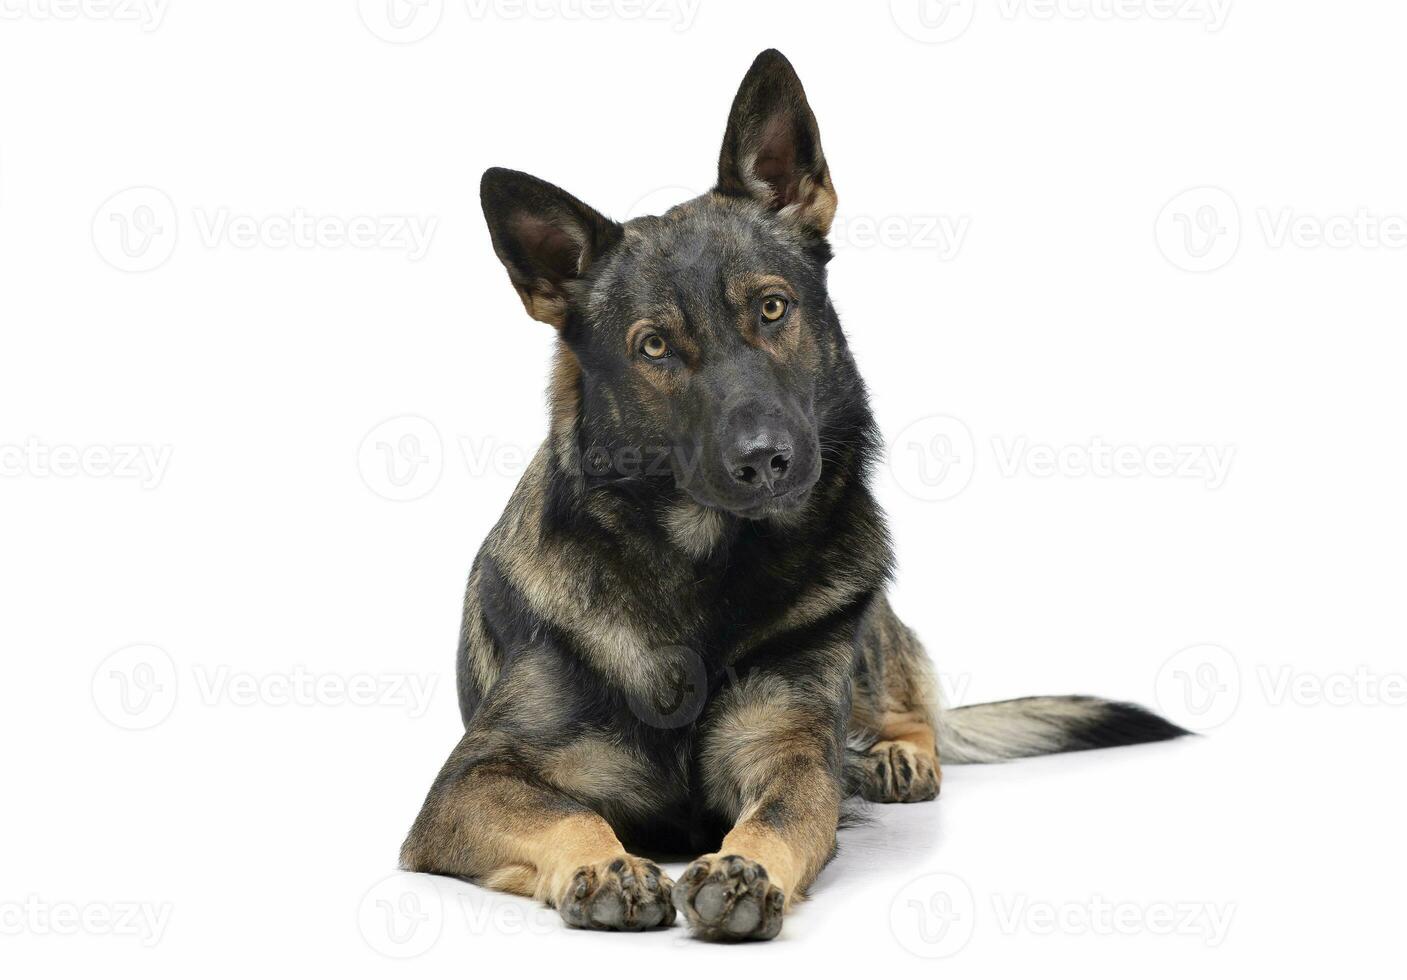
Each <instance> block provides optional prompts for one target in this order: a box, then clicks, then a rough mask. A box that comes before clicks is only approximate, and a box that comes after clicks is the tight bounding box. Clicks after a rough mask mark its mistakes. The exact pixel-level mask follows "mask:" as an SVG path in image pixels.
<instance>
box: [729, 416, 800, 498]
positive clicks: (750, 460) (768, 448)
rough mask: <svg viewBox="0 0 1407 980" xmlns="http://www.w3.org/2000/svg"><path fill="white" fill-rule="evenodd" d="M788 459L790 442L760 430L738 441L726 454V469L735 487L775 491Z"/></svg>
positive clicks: (782, 477) (777, 435) (782, 435)
mask: <svg viewBox="0 0 1407 980" xmlns="http://www.w3.org/2000/svg"><path fill="white" fill-rule="evenodd" d="M791 456H792V449H791V439H790V438H789V437H788V436H786V435H784V434H781V433H779V432H775V431H769V430H765V429H764V430H759V431H757V432H754V433H749V434H746V435H744V436H742V437H741V438H739V439H738V440H737V441H736V442H735V443H734V444H733V447H732V449H731V450H730V451H729V453H728V458H727V460H726V465H727V467H728V472H729V474H731V475H732V477H733V479H734V480H735V481H737V482H738V483H741V484H743V485H745V486H759V487H766V488H767V489H768V490H775V489H777V487H778V486H779V485H780V484H781V483H782V482H783V481H784V480H785V479H786V476H787V471H788V470H789V469H790V468H791Z"/></svg>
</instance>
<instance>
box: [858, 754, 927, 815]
mask: <svg viewBox="0 0 1407 980" xmlns="http://www.w3.org/2000/svg"><path fill="white" fill-rule="evenodd" d="M942 782H943V775H942V770H941V769H939V767H938V757H937V756H935V755H934V754H933V753H932V752H930V751H928V750H927V749H925V748H922V747H920V746H918V745H915V744H913V743H912V742H899V741H895V742H880V743H879V744H878V745H876V746H874V747H873V748H872V749H870V751H869V754H868V755H866V756H865V779H864V782H863V783H861V784H860V795H861V796H863V797H864V798H865V799H867V800H869V801H870V802H872V803H919V802H922V801H923V800H931V799H933V798H934V797H935V796H937V795H938V791H939V789H940V788H941V787H942Z"/></svg>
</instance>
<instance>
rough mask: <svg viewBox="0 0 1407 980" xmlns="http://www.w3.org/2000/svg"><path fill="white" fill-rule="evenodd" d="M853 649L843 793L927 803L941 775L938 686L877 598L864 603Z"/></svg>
mask: <svg viewBox="0 0 1407 980" xmlns="http://www.w3.org/2000/svg"><path fill="white" fill-rule="evenodd" d="M858 643H859V650H858V658H857V661H856V669H855V689H854V699H853V704H852V708H851V714H850V739H851V752H850V753H849V756H850V765H849V766H848V768H849V770H850V779H849V780H848V781H849V783H850V789H851V790H852V791H854V792H858V793H859V794H860V795H861V796H863V797H864V798H865V799H867V800H872V801H873V802H876V803H916V802H919V801H921V800H931V799H933V798H934V797H935V796H937V795H938V791H939V789H940V788H941V786H942V779H943V776H942V768H941V767H940V765H939V761H938V741H937V724H936V719H937V714H938V710H939V704H938V685H937V682H936V680H935V679H934V676H933V666H932V664H931V663H930V662H929V660H928V655H927V654H926V653H925V652H924V649H923V646H922V644H920V643H919V641H918V638H917V637H916V636H914V634H913V631H912V630H910V629H909V628H908V627H907V626H905V625H904V624H903V623H902V622H900V621H899V617H898V616H896V615H895V614H894V610H893V609H892V608H890V606H889V600H888V599H887V598H886V597H884V596H883V595H881V596H878V597H876V598H875V599H874V601H873V602H872V603H871V605H870V609H869V612H868V613H867V614H866V616H865V619H864V622H863V623H862V624H861V627H860V631H859V636H858Z"/></svg>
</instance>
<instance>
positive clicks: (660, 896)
mask: <svg viewBox="0 0 1407 980" xmlns="http://www.w3.org/2000/svg"><path fill="white" fill-rule="evenodd" d="M673 885H674V883H673V882H672V881H670V880H669V877H668V876H667V875H666V874H665V873H664V872H663V871H661V870H660V869H659V867H658V866H657V865H655V864H654V863H652V862H650V861H646V860H644V859H643V858H638V857H633V856H631V855H629V854H626V855H623V856H621V857H618V858H613V859H612V860H609V861H601V862H599V863H597V864H585V865H582V866H581V867H580V868H577V870H576V873H575V874H573V875H572V878H571V880H570V881H569V882H567V887H566V890H565V891H564V892H563V894H562V896H561V897H560V899H559V900H558V902H557V909H558V910H559V911H560V912H561V913H562V918H563V919H565V920H566V923H567V925H569V926H576V927H577V928H579V929H624V930H628V931H632V932H634V931H638V930H640V929H653V928H655V927H656V926H668V925H673V924H674V906H673V905H671V904H670V902H669V893H670V888H671V887H673Z"/></svg>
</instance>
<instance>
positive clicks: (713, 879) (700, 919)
mask: <svg viewBox="0 0 1407 980" xmlns="http://www.w3.org/2000/svg"><path fill="white" fill-rule="evenodd" d="M785 904H786V896H785V895H783V894H782V890H781V889H780V888H778V887H777V886H776V885H774V884H772V883H771V882H770V881H768V880H767V869H766V868H764V867H763V866H762V865H760V864H758V863H757V862H756V861H749V860H748V859H747V858H744V857H739V856H738V855H736V854H728V855H721V856H720V855H717V854H706V855H704V856H703V857H701V858H699V859H698V860H697V861H695V862H694V863H693V864H691V865H689V867H688V869H687V870H686V871H685V872H684V873H683V874H682V875H680V877H679V882H678V884H676V885H675V886H674V907H675V908H677V909H678V910H679V911H680V912H683V913H684V918H686V919H687V920H688V921H689V928H690V929H692V930H693V931H694V935H696V936H698V937H699V938H701V939H722V940H738V939H771V938H772V937H773V936H775V935H776V934H777V933H778V932H780V931H781V928H782V909H783V906H785Z"/></svg>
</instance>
